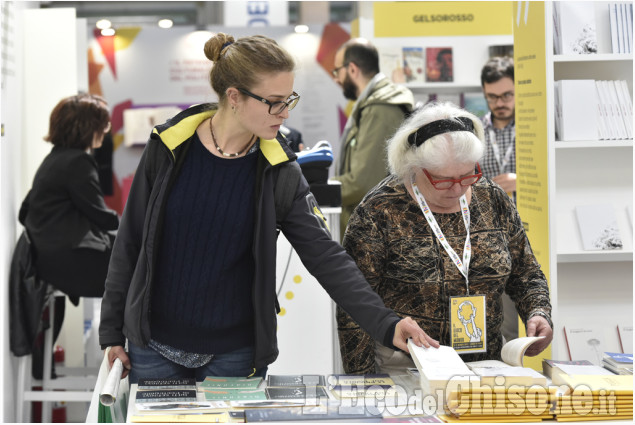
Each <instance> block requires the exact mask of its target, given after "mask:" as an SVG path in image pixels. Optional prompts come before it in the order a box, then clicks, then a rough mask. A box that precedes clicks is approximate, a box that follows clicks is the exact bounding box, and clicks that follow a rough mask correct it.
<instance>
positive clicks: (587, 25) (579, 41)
mask: <svg viewBox="0 0 635 425" xmlns="http://www.w3.org/2000/svg"><path fill="white" fill-rule="evenodd" d="M553 5H554V9H555V10H556V12H555V14H556V15H557V20H556V21H555V22H554V32H557V34H558V35H559V38H558V39H557V40H556V41H558V44H556V45H554V48H555V50H556V54H557V55H581V54H593V53H597V52H598V45H597V33H596V26H595V5H594V4H593V2H554V3H553Z"/></svg>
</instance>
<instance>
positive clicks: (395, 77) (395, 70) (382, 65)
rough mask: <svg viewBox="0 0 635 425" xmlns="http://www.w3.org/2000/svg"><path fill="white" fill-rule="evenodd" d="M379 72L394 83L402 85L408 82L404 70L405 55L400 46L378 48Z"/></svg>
mask: <svg viewBox="0 0 635 425" xmlns="http://www.w3.org/2000/svg"><path fill="white" fill-rule="evenodd" d="M377 53H378V54H379V70H380V71H381V72H382V73H383V74H384V75H385V76H386V77H388V78H389V79H390V80H392V82H393V83H397V84H401V83H405V82H406V75H405V73H404V68H403V63H404V62H403V53H402V50H401V47H399V46H390V47H388V46H381V47H380V46H378V47H377Z"/></svg>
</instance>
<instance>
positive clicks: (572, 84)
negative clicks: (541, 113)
mask: <svg viewBox="0 0 635 425" xmlns="http://www.w3.org/2000/svg"><path fill="white" fill-rule="evenodd" d="M555 93H556V96H555V106H556V117H555V118H556V122H557V129H558V131H557V133H558V134H557V138H558V140H562V141H569V140H597V139H598V135H599V131H598V118H599V117H598V106H597V105H598V98H597V89H596V85H595V81H594V80H558V81H556V82H555Z"/></svg>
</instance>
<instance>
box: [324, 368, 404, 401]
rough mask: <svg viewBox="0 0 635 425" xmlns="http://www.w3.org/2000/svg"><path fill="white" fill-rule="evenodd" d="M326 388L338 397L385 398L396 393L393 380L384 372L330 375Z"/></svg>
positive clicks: (341, 398)
mask: <svg viewBox="0 0 635 425" xmlns="http://www.w3.org/2000/svg"><path fill="white" fill-rule="evenodd" d="M328 381H329V385H328V389H329V392H330V393H331V395H332V396H333V397H334V398H336V399H338V400H343V399H362V400H363V399H365V398H374V399H377V398H381V399H383V398H386V397H393V396H395V395H396V394H397V389H396V388H395V382H394V381H393V379H392V378H391V377H390V375H388V374H386V373H379V374H367V375H331V376H329V379H328Z"/></svg>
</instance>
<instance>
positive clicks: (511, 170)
mask: <svg viewBox="0 0 635 425" xmlns="http://www.w3.org/2000/svg"><path fill="white" fill-rule="evenodd" d="M481 86H482V87H483V94H484V95H485V99H486V100H487V105H488V107H489V110H490V112H489V113H487V114H486V115H485V116H484V117H483V128H484V130H485V143H486V151H485V157H484V158H483V161H482V162H481V165H482V166H483V175H484V176H485V177H488V178H490V179H492V180H493V181H494V182H495V183H498V185H499V186H501V187H502V188H503V189H504V190H505V192H507V193H514V192H516V121H515V119H514V113H515V107H514V60H513V59H512V58H509V57H506V56H505V57H494V58H492V59H490V60H489V61H488V62H487V63H486V64H485V66H484V67H483V69H482V71H481Z"/></svg>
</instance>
